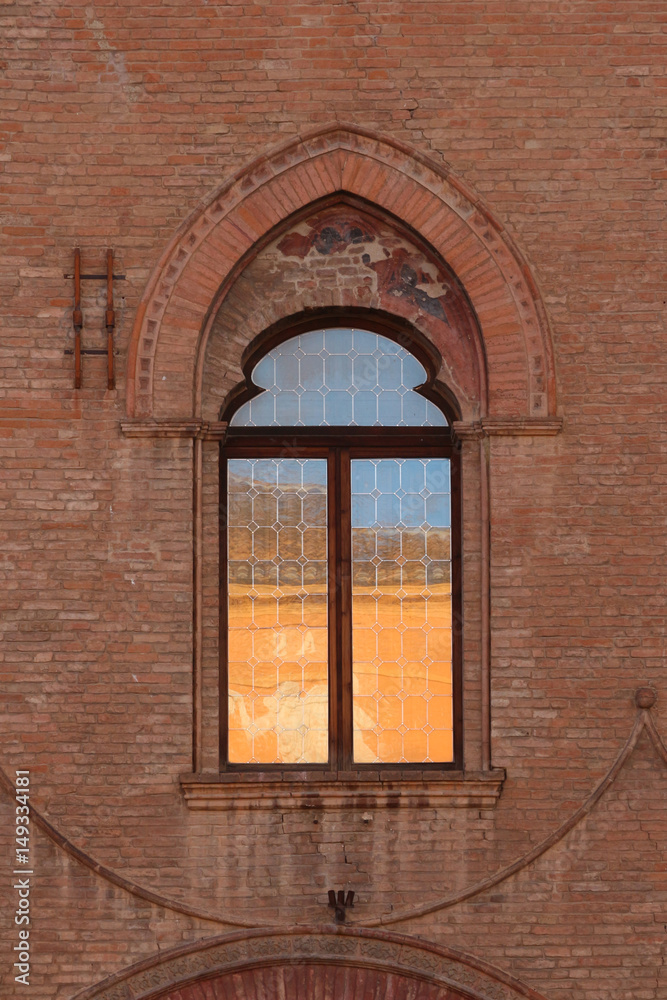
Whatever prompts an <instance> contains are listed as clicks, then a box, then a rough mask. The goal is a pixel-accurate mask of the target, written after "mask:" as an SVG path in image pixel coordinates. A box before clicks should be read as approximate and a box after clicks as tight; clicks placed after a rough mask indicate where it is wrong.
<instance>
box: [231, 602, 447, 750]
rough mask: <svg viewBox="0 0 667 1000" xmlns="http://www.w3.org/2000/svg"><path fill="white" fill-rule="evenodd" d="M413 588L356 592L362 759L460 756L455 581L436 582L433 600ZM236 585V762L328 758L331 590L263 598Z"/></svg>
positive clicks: (356, 700) (357, 706)
mask: <svg viewBox="0 0 667 1000" xmlns="http://www.w3.org/2000/svg"><path fill="white" fill-rule="evenodd" d="M411 589H412V593H410V591H407V592H405V596H402V597H398V596H393V595H384V596H382V597H373V596H371V593H370V591H369V589H368V588H363V589H359V588H355V589H354V603H353V620H354V632H353V649H354V657H355V666H354V675H353V683H354V718H355V741H356V742H355V756H356V759H358V760H359V761H360V762H362V763H373V762H374V761H375V760H378V759H380V760H383V761H387V762H388V761H395V762H397V761H400V760H401V759H406V758H407V759H413V760H414V759H418V760H430V761H434V760H449V759H451V756H452V732H451V730H452V708H451V698H452V680H451V624H450V623H451V600H450V598H449V586H448V585H447V584H436V585H435V587H434V588H433V590H432V591H429V592H428V595H429V596H428V597H427V598H425V597H423V596H422V589H423V588H420V589H419V590H417V589H416V588H411ZM235 590H237V593H236V594H234V593H232V596H231V601H230V604H231V609H230V628H231V631H230V648H229V658H230V691H229V697H230V713H231V714H230V755H231V759H232V760H235V761H248V760H250V761H252V760H253V759H254V760H255V761H267V762H269V763H273V762H275V761H276V760H282V761H283V762H287V763H298V762H299V760H300V759H303V757H304V756H305V758H306V760H310V761H311V762H312V763H321V762H324V761H326V759H327V753H328V749H327V730H328V713H329V702H328V683H327V656H328V636H327V628H326V625H327V600H326V593H324V594H321V595H319V596H317V595H312V594H310V595H308V596H307V597H305V598H301V597H298V596H297V592H296V591H295V590H294V589H293V588H292V589H290V588H284V590H283V592H282V593H281V596H280V598H279V599H277V598H276V597H274V596H272V595H270V594H268V593H267V592H266V590H267V588H263V590H262V591H259V592H258V596H256V597H255V598H254V600H253V599H252V598H251V599H249V598H248V597H247V591H245V590H244V589H243V588H235ZM427 602H428V603H427ZM427 608H428V610H427ZM306 618H307V620H308V622H309V624H308V625H303V624H302V619H306ZM276 622H278V623H279V624H280V630H279V631H277V630H276V628H275V625H276ZM253 624H254V625H255V626H257V630H256V631H255V630H254V629H253V628H252V625H253ZM249 626H250V627H249ZM398 626H405V627H404V628H402V629H401V630H400V631H399V629H398ZM297 734H298V735H297Z"/></svg>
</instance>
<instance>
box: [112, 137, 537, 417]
mask: <svg viewBox="0 0 667 1000" xmlns="http://www.w3.org/2000/svg"><path fill="white" fill-rule="evenodd" d="M349 197H352V198H357V199H361V200H363V201H364V202H366V203H368V204H369V205H372V206H375V207H376V209H377V210H378V211H380V212H382V213H385V214H386V216H387V217H392V218H395V219H397V220H400V222H401V224H402V225H403V226H404V227H405V228H406V230H409V231H411V232H413V233H415V234H418V235H419V239H420V240H422V241H424V242H425V243H426V244H428V246H430V247H432V248H433V250H434V252H435V253H436V254H438V255H439V256H440V258H441V259H442V260H443V261H446V263H447V266H448V268H449V269H450V270H451V273H452V274H453V275H454V276H455V279H456V281H458V282H459V283H460V286H461V288H462V289H464V290H465V296H466V298H467V300H468V301H469V303H470V307H471V313H472V314H473V315H474V317H475V318H476V322H477V324H478V328H479V331H480V337H481V341H480V343H481V348H482V349H483V352H484V354H485V356H486V367H487V369H488V388H486V389H485V392H484V393H482V394H481V396H480V399H479V402H478V405H477V406H476V407H472V408H471V410H470V412H468V413H467V414H465V417H466V418H467V419H477V418H480V417H481V418H485V417H491V418H496V419H497V418H500V419H507V418H510V419H519V420H524V421H525V420H526V419H529V420H530V419H531V418H532V419H536V418H537V419H538V420H539V419H542V420H543V419H544V418H549V417H552V416H554V414H555V407H556V398H555V381H554V369H553V358H552V350H551V340H550V334H549V329H548V324H547V320H546V314H545V311H544V308H543V306H542V303H541V300H540V297H539V293H538V291H537V288H536V285H535V282H534V280H533V279H532V277H531V275H530V272H529V270H528V267H527V265H526V264H525V262H524V261H523V259H522V258H521V255H520V253H519V252H518V250H517V249H516V247H515V246H514V245H513V243H512V241H511V239H510V238H509V236H508V235H507V233H506V232H505V231H504V229H503V227H502V226H501V224H500V223H499V222H498V221H497V220H495V219H494V218H493V216H492V215H491V213H490V212H489V211H488V209H486V208H485V207H484V206H483V205H482V204H481V202H480V200H479V199H478V198H477V197H476V196H475V195H474V194H473V193H472V192H471V191H469V190H468V189H467V188H466V187H465V185H464V184H462V183H461V182H460V181H459V180H458V179H457V178H456V177H455V176H454V175H453V174H452V172H451V171H450V170H449V169H448V168H447V167H446V166H442V165H440V164H438V163H436V162H435V161H434V160H432V159H431V158H429V157H426V156H424V155H422V154H419V153H417V152H416V151H414V150H411V149H409V148H408V147H406V146H404V145H403V144H401V143H398V142H396V141H393V140H391V141H390V140H388V139H387V138H385V137H380V136H378V135H375V134H374V133H372V132H370V131H368V130H363V129H359V128H356V127H352V126H343V125H339V124H336V125H332V126H327V127H324V128H321V129H319V130H317V131H316V132H313V133H310V134H308V135H306V136H304V137H301V138H298V139H296V140H292V141H290V142H289V143H287V144H285V145H283V146H281V147H279V148H278V149H277V150H274V151H273V152H272V153H269V154H267V155H266V156H263V157H260V158H259V159H257V160H255V161H254V162H253V163H252V164H250V165H249V166H248V167H247V168H245V169H244V170H242V171H240V172H239V173H238V174H237V175H236V176H235V177H233V178H232V179H231V181H229V182H228V183H227V184H225V185H223V186H222V187H221V188H220V189H219V190H218V191H216V193H215V194H214V195H213V196H212V197H211V198H210V199H209V200H208V202H207V204H206V205H204V207H203V208H201V209H199V210H198V211H196V212H195V213H193V215H192V216H191V217H190V218H189V219H188V220H186V222H184V224H183V226H182V227H181V228H180V230H179V231H178V233H177V234H176V235H175V237H174V239H173V240H172V242H171V243H170V245H169V247H167V249H166V250H165V252H164V254H163V256H162V258H161V260H160V262H159V263H158V265H157V267H156V269H155V271H154V273H153V276H152V278H151V279H150V281H149V283H148V286H147V288H146V292H145V294H144V297H143V300H142V303H141V305H140V308H139V311H138V314H137V318H136V322H135V326H134V330H133V333H132V337H131V342H130V350H129V357H128V368H127V408H128V415H129V416H132V417H135V418H140V419H146V418H148V419H151V418H153V419H171V420H188V419H192V418H197V417H198V416H199V414H198V413H197V390H196V386H197V381H198V372H197V368H198V361H199V364H200V371H199V378H200V379H201V358H202V356H203V352H202V343H203V341H205V340H206V338H207V336H208V333H209V332H210V329H211V324H212V322H213V321H214V319H215V314H216V311H217V308H218V307H219V306H220V303H221V298H224V289H225V288H228V287H229V284H230V281H231V279H232V277H233V276H235V275H238V272H239V267H240V265H241V263H242V262H248V261H249V260H251V259H252V257H253V255H254V254H255V253H256V252H258V250H259V249H260V248H261V247H262V246H263V245H264V243H265V241H266V240H267V237H269V236H270V235H271V234H272V233H275V232H276V231H277V230H278V229H279V228H280V227H281V226H283V225H284V224H285V221H286V220H288V219H290V218H292V217H296V216H297V215H298V213H300V212H303V211H304V209H306V210H307V209H308V207H309V206H312V205H314V204H316V203H321V202H322V201H323V200H326V199H332V198H349ZM485 396H486V398H484V397H485Z"/></svg>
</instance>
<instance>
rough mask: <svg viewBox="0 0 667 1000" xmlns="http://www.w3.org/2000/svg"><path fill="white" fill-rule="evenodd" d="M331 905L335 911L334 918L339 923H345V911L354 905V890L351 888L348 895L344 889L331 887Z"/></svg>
mask: <svg viewBox="0 0 667 1000" xmlns="http://www.w3.org/2000/svg"><path fill="white" fill-rule="evenodd" d="M328 895H329V906H330V907H331V908H332V909H333V911H334V919H335V921H336V923H337V924H344V923H345V913H346V911H347V910H348V909H351V908H352V907H353V906H354V890H353V889H350V890H349V892H348V894H347V896H346V895H345V890H344V889H339V890H338V893H336V890H335V889H329V894H328Z"/></svg>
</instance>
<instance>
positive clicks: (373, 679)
mask: <svg viewBox="0 0 667 1000" xmlns="http://www.w3.org/2000/svg"><path fill="white" fill-rule="evenodd" d="M292 333H293V334H294V331H292ZM385 333H387V334H389V335H385ZM395 336H396V334H395V333H393V335H392V332H391V331H389V330H387V331H381V328H378V329H377V330H370V329H358V328H351V327H343V326H330V327H326V328H319V329H305V330H304V332H301V333H298V334H296V335H292V336H289V337H288V339H283V340H282V341H281V342H280V343H278V344H276V345H275V346H273V347H272V348H271V349H268V350H267V352H266V353H265V354H264V355H263V356H261V357H260V358H259V360H256V359H255V360H254V362H253V364H252V367H251V372H250V378H249V380H248V382H249V384H248V385H247V386H246V388H245V389H244V390H243V392H242V393H241V394H240V395H238V396H237V397H236V399H235V401H234V402H233V403H231V404H230V407H229V408H228V410H231V415H230V413H229V412H228V413H227V417H228V419H229V429H228V433H227V437H226V440H225V442H224V445H223V446H222V452H221V491H222V496H221V507H222V510H223V511H224V515H223V517H222V524H221V528H222V539H221V541H222V544H221V552H222V555H223V560H222V600H221V606H222V619H223V622H222V624H223V629H222V634H223V636H225V635H226V638H227V641H226V642H225V641H224V639H223V642H222V643H221V645H222V650H223V652H222V657H223V662H222V673H221V679H222V683H221V693H222V703H221V721H222V725H221V758H222V767H223V768H227V769H261V770H266V769H270V768H272V767H279V768H285V769H289V768H294V769H300V770H303V769H304V767H305V768H313V769H317V768H323V769H328V770H346V771H349V770H350V769H357V768H361V769H363V768H365V767H374V768H378V767H380V766H383V765H390V766H393V767H394V768H395V767H396V766H400V767H404V766H407V767H409V766H415V767H417V766H418V767H419V768H421V769H423V768H431V767H432V768H443V767H450V768H452V767H457V766H459V767H460V755H461V731H460V730H461V726H460V722H459V719H460V711H459V704H460V676H459V674H460V671H459V660H460V636H459V631H460V630H459V629H455V628H454V627H453V625H454V623H455V622H459V621H460V595H459V590H460V588H459V585H458V579H459V562H460V560H459V499H458V480H459V473H458V461H457V459H458V455H457V452H456V449H455V448H454V446H453V444H452V437H451V431H450V427H449V422H448V419H447V416H446V414H445V412H444V411H445V410H446V403H445V402H444V401H441V402H440V405H438V402H437V399H438V396H437V392H436V390H435V388H434V387H433V385H432V384H431V382H432V372H429V370H428V367H429V365H428V359H427V358H424V359H423V360H424V363H422V361H421V360H419V359H418V357H417V356H416V354H415V353H413V350H414V347H413V345H412V344H410V343H409V342H408V341H406V339H405V337H402V338H401V339H400V342H397V340H396V339H394V337H395ZM274 343H275V341H274ZM269 347H270V344H269Z"/></svg>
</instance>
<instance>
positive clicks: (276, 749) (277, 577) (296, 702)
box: [227, 458, 328, 764]
mask: <svg viewBox="0 0 667 1000" xmlns="http://www.w3.org/2000/svg"><path fill="white" fill-rule="evenodd" d="M227 482H228V496H227V503H228V522H227V523H228V552H227V555H228V574H229V575H228V616H229V617H228V624H229V629H228V635H229V639H228V642H229V649H228V664H229V666H228V685H229V688H228V691H229V696H228V702H229V705H228V711H229V716H228V719H229V727H228V731H229V760H230V762H232V763H236V764H302V763H311V764H316V763H326V761H327V760H328V666H327V663H328V642H327V463H326V460H325V459H286V458H269V459H230V460H229V461H228V465H227Z"/></svg>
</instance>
